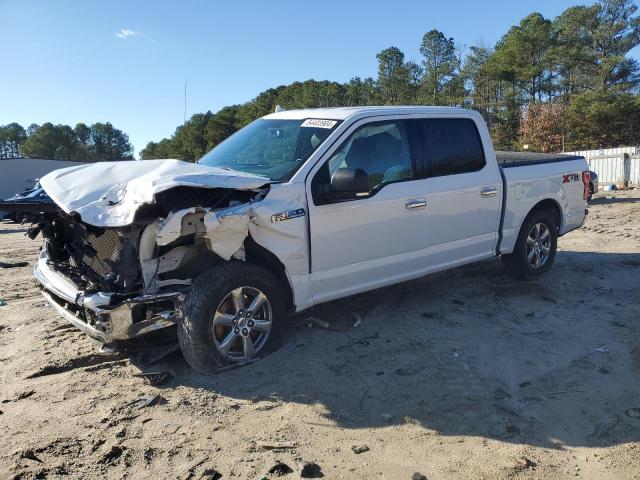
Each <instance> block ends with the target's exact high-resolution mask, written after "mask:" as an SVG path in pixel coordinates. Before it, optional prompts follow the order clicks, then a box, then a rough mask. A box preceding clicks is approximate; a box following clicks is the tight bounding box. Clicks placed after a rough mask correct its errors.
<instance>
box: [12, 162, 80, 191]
mask: <svg viewBox="0 0 640 480" xmlns="http://www.w3.org/2000/svg"><path fill="white" fill-rule="evenodd" d="M77 165H83V162H71V161H67V160H47V159H42V158H8V159H0V199H6V198H8V197H11V196H13V195H15V194H16V193H20V192H24V191H25V190H28V189H30V188H33V186H34V184H35V183H36V181H37V180H38V179H39V178H40V177H43V176H44V175H46V174H47V173H49V172H52V171H53V170H57V169H59V168H66V167H73V166H77Z"/></svg>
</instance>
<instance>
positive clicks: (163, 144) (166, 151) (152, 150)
mask: <svg viewBox="0 0 640 480" xmlns="http://www.w3.org/2000/svg"><path fill="white" fill-rule="evenodd" d="M171 151H172V148H171V140H169V139H168V138H163V139H162V140H160V141H159V142H157V143H156V142H149V143H147V146H146V147H145V148H143V149H142V150H140V159H141V160H155V159H164V158H175V157H173V156H172V153H171Z"/></svg>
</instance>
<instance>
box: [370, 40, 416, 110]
mask: <svg viewBox="0 0 640 480" xmlns="http://www.w3.org/2000/svg"><path fill="white" fill-rule="evenodd" d="M376 58H377V59H378V85H379V86H380V94H381V96H382V102H383V103H385V104H386V105H397V104H399V103H407V100H408V98H409V97H410V93H409V90H410V82H411V79H410V72H409V68H408V67H407V65H405V63H404V53H402V51H400V49H399V48H397V47H389V48H387V49H385V50H382V51H381V52H380V53H378V54H377V55H376Z"/></svg>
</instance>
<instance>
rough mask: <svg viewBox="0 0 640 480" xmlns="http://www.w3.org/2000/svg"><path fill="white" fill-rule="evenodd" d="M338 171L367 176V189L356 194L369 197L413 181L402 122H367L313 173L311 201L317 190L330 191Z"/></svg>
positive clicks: (409, 154) (407, 144)
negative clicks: (393, 184)
mask: <svg viewBox="0 0 640 480" xmlns="http://www.w3.org/2000/svg"><path fill="white" fill-rule="evenodd" d="M340 169H350V170H358V169H359V170H362V171H364V173H366V175H367V177H368V184H369V190H368V192H359V193H358V195H357V196H368V195H367V193H368V194H369V195H370V194H373V193H375V192H376V191H378V190H380V189H381V188H382V187H383V186H384V185H386V184H388V183H393V182H398V181H401V180H407V179H411V178H413V177H414V174H413V166H412V162H411V152H410V149H409V142H408V140H407V134H406V131H405V125H404V122H403V121H402V120H397V121H387V122H375V123H369V124H366V125H363V126H362V127H360V128H358V129H357V130H356V131H355V132H353V133H352V134H351V135H350V136H349V138H348V139H347V140H346V141H345V142H344V143H343V144H342V146H341V147H340V148H339V149H338V150H337V151H336V152H335V153H334V154H333V155H332V157H331V158H330V159H329V160H327V162H326V163H325V164H324V165H323V166H322V168H321V169H320V170H319V171H318V173H316V176H315V177H314V179H313V182H312V186H314V187H315V188H314V189H313V190H314V199H315V197H316V195H315V192H317V191H321V192H331V190H332V186H331V183H332V182H331V180H332V179H333V178H334V175H336V173H337V172H338V171H339V170H340ZM347 199H348V198H345V199H341V201H344V200H347ZM352 199H353V198H352ZM316 203H318V202H317V201H316ZM320 203H331V202H329V201H324V202H323V201H320Z"/></svg>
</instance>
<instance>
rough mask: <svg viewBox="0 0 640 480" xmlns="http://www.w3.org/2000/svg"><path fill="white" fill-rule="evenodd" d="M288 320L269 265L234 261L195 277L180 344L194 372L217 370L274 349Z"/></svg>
mask: <svg viewBox="0 0 640 480" xmlns="http://www.w3.org/2000/svg"><path fill="white" fill-rule="evenodd" d="M286 320H287V314H286V306H285V299H284V295H283V288H282V287H281V285H280V283H279V282H278V280H277V279H276V278H275V277H274V276H273V275H272V274H271V273H270V272H269V271H268V270H266V269H265V268H262V267H260V266H257V265H252V264H249V263H245V262H241V261H232V262H228V263H224V264H222V265H217V266H215V267H213V268H211V269H209V270H207V271H205V272H204V273H202V274H201V275H199V276H198V277H197V278H196V279H195V280H194V282H193V284H192V286H191V290H190V292H189V294H188V295H187V297H186V299H185V304H184V309H183V316H182V319H181V320H180V322H179V323H178V343H179V345H180V349H181V350H182V354H183V355H184V358H185V360H186V361H187V363H188V364H189V365H190V366H191V367H192V368H193V369H194V370H197V371H198V372H200V373H204V374H208V373H213V372H215V370H216V369H218V368H220V367H222V366H225V365H232V364H238V363H245V362H247V361H250V360H253V359H255V358H257V357H260V356H263V355H265V354H267V353H269V352H271V351H273V350H274V349H275V348H277V347H278V346H279V345H280V343H281V341H282V338H283V336H284V332H285V329H286Z"/></svg>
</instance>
